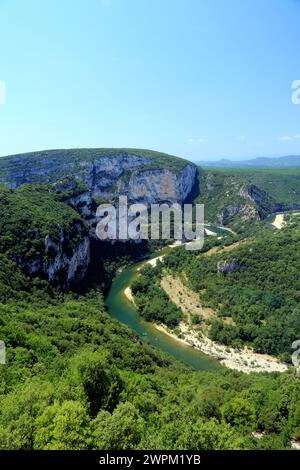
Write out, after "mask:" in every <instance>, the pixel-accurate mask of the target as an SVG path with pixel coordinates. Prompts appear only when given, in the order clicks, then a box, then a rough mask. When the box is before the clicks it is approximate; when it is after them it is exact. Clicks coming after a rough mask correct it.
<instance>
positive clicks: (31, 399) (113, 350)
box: [0, 263, 300, 450]
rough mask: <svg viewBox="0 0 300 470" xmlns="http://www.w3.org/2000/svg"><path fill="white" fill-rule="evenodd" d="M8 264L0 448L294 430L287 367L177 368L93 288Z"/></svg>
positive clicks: (299, 426)
mask: <svg viewBox="0 0 300 470" xmlns="http://www.w3.org/2000/svg"><path fill="white" fill-rule="evenodd" d="M1 266H2V267H3V264H2V263H1ZM8 267H9V268H10V279H9V285H10V286H11V293H10V298H9V299H7V300H6V301H5V302H4V301H3V299H2V303H1V304H0V310H1V324H0V337H1V339H3V340H4V341H5V343H6V347H7V364H6V365H1V366H0V384H1V387H0V448H1V449H116V448H117V449H141V448H142V449H166V448H168V449H200V450H202V449H203V450H204V449H255V448H278V449H281V448H288V447H289V445H290V443H289V441H290V439H291V438H299V437H300V413H299V398H300V395H299V381H298V380H297V379H295V376H294V374H293V373H292V372H290V373H286V374H282V375H276V374H274V375H272V376H267V375H256V374H252V375H250V376H247V375H244V374H239V373H235V372H231V371H226V370H224V371H218V373H211V372H210V373H208V372H206V373H204V372H203V373H198V372H193V371H192V370H187V369H186V367H184V366H183V365H181V364H180V363H178V362H176V361H174V360H171V359H170V357H168V356H167V355H165V354H163V353H161V352H159V351H157V350H155V349H153V348H152V347H150V346H148V345H147V343H145V342H143V343H142V342H141V340H140V339H139V338H138V336H137V335H136V334H134V333H132V332H131V331H130V330H129V329H128V328H127V327H124V326H122V325H121V324H119V323H117V322H115V321H112V320H110V318H109V317H108V315H107V314H106V313H105V312H104V309H103V302H102V299H101V295H100V294H99V293H97V292H90V294H89V295H86V296H77V295H75V294H72V295H71V294H62V293H59V292H56V293H55V292H54V291H52V290H51V288H49V287H48V291H47V289H46V288H43V286H41V285H40V286H38V287H39V288H37V286H35V287H33V285H32V280H31V279H28V278H26V277H24V276H23V275H22V274H21V273H20V272H19V271H18V269H17V268H16V267H15V266H14V274H13V265H12V264H10V265H9V266H6V267H5V273H6V269H7V268H8ZM5 273H4V277H5ZM0 279H1V284H2V279H3V276H2V275H1V278H0ZM4 287H5V286H4ZM29 292H30V295H29ZM254 430H261V431H265V432H266V435H265V436H264V437H263V438H262V439H261V440H259V441H258V440H256V439H255V438H253V436H252V434H251V432H252V431H254Z"/></svg>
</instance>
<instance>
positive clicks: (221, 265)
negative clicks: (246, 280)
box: [217, 259, 241, 274]
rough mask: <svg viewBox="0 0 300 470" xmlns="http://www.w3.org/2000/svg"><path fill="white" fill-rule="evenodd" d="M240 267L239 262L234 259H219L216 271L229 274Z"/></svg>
mask: <svg viewBox="0 0 300 470" xmlns="http://www.w3.org/2000/svg"><path fill="white" fill-rule="evenodd" d="M240 268H241V263H240V262H239V261H238V260H236V259H231V260H227V261H219V262H218V264H217V271H218V273H221V274H229V273H233V272H235V271H238V270H239V269H240Z"/></svg>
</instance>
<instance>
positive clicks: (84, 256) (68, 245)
mask: <svg viewBox="0 0 300 470" xmlns="http://www.w3.org/2000/svg"><path fill="white" fill-rule="evenodd" d="M17 262H18V264H19V265H20V267H21V268H22V269H23V270H24V272H25V273H26V274H27V275H29V276H34V275H39V276H41V277H46V278H47V280H48V281H49V282H50V283H51V284H59V285H60V286H61V287H62V288H65V289H66V288H70V287H73V286H78V285H79V284H80V282H81V281H83V280H84V278H85V276H86V274H87V271H88V268H89V265H90V239H89V236H88V234H87V231H86V229H85V227H84V225H83V224H82V223H81V222H76V224H75V226H74V227H73V234H72V235H70V234H66V233H65V231H64V229H62V228H61V229H60V233H59V237H58V238H57V237H55V238H54V237H53V235H50V234H48V235H46V237H45V240H44V252H43V253H39V254H36V255H35V256H34V257H33V258H32V259H30V260H28V259H26V260H25V258H22V257H19V258H18V259H17Z"/></svg>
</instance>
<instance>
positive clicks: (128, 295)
mask: <svg viewBox="0 0 300 470" xmlns="http://www.w3.org/2000/svg"><path fill="white" fill-rule="evenodd" d="M124 295H125V297H126V299H127V300H129V302H132V303H133V304H134V305H135V301H134V297H133V293H132V290H131V287H126V289H125V290H124Z"/></svg>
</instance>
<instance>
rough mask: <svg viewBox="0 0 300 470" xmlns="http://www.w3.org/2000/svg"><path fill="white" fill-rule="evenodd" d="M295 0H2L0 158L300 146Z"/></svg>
mask: <svg viewBox="0 0 300 470" xmlns="http://www.w3.org/2000/svg"><path fill="white" fill-rule="evenodd" d="M299 55H300V1H298V0H43V1H42V0H0V80H2V81H3V82H5V85H6V103H5V104H2V105H0V155H6V154H12V153H17V152H25V151H31V150H42V149H49V148H70V147H138V148H150V149H154V150H161V151H165V152H168V153H172V154H175V155H179V156H183V157H186V158H190V159H193V160H200V159H218V158H233V159H243V158H248V157H254V156H280V155H287V154H300V105H299V106H296V105H293V104H292V101H291V94H292V89H291V83H292V82H293V81H294V80H296V79H300V60H299Z"/></svg>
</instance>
